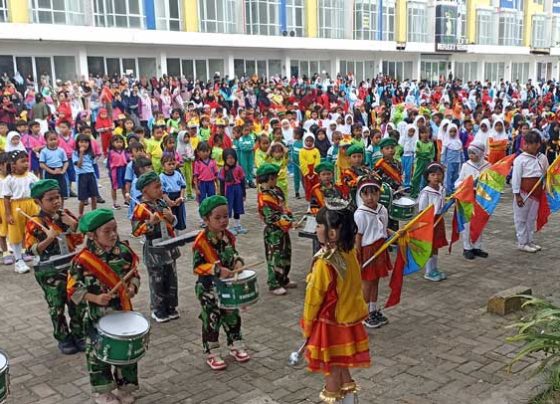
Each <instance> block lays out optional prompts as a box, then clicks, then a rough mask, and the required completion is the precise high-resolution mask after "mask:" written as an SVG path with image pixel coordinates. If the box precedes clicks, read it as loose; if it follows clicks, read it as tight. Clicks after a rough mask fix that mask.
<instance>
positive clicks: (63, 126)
mask: <svg viewBox="0 0 560 404" xmlns="http://www.w3.org/2000/svg"><path fill="white" fill-rule="evenodd" d="M58 147H60V148H61V149H62V150H64V152H65V153H66V158H67V159H68V168H67V169H66V184H67V185H68V190H67V194H68V196H70V197H73V198H74V197H76V196H77V195H76V194H75V193H74V191H73V190H72V183H73V182H76V171H75V170H74V164H72V153H74V150H75V149H76V142H75V140H74V136H72V128H71V126H70V123H69V122H68V121H62V122H60V123H59V124H58ZM62 192H64V190H62Z"/></svg>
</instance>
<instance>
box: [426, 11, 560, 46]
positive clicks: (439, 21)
mask: <svg viewBox="0 0 560 404" xmlns="http://www.w3.org/2000/svg"><path fill="white" fill-rule="evenodd" d="M559 1H560V0H559ZM461 22H462V19H461V16H460V15H459V12H458V7H457V5H456V4H437V5H436V51H439V52H466V51H467V45H466V43H465V42H464V39H463V38H461V37H460V35H459V33H460V32H462V29H461V26H460V24H461Z"/></svg>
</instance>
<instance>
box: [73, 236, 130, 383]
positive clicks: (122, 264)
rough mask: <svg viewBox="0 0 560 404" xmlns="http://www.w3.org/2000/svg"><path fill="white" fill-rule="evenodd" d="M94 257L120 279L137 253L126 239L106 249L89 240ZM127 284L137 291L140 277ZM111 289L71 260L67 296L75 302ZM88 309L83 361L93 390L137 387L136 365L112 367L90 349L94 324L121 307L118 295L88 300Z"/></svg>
mask: <svg viewBox="0 0 560 404" xmlns="http://www.w3.org/2000/svg"><path fill="white" fill-rule="evenodd" d="M85 249H87V250H89V251H91V252H92V253H93V254H94V255H95V256H97V257H98V258H99V259H100V260H101V261H103V262H106V263H107V264H108V265H109V266H110V267H111V269H112V270H113V271H114V272H115V273H116V274H117V275H118V276H119V278H123V277H124V276H125V275H126V273H128V272H129V271H135V270H136V268H135V266H134V262H135V259H136V258H135V257H136V255H135V254H134V252H133V251H132V249H131V248H130V247H129V245H128V244H127V243H125V242H121V241H118V242H117V244H116V245H115V247H113V249H112V250H111V251H109V252H105V251H104V250H102V249H100V248H99V247H97V245H96V244H95V243H94V242H93V241H91V240H88V242H87V246H86V248H85ZM129 284H131V285H134V286H135V287H136V290H138V288H139V287H140V277H139V276H138V275H136V276H133V277H132V278H130V281H129ZM109 290H110V288H109V287H108V286H107V285H105V284H103V283H101V281H100V280H99V279H97V278H96V277H95V276H93V274H92V273H90V272H89V271H88V270H87V269H86V268H84V267H83V266H82V265H80V264H78V263H77V262H76V260H75V261H73V262H72V265H71V266H70V272H69V280H68V297H69V298H71V299H72V301H73V302H75V303H76V304H79V303H82V302H84V296H85V294H86V293H91V294H94V295H99V294H101V293H108V292H109ZM86 304H87V310H86V312H85V317H84V328H85V333H86V360H87V369H88V373H89V381H90V384H91V386H92V390H93V392H94V393H109V392H111V391H112V390H114V389H115V388H117V387H118V388H119V389H123V390H126V391H134V390H137V389H138V367H137V364H132V365H119V366H112V365H110V364H108V363H105V362H101V361H100V360H99V359H97V357H96V356H95V354H94V352H93V344H94V343H95V336H96V329H95V323H96V322H97V321H98V320H99V319H100V318H101V317H103V316H104V315H106V314H109V313H111V312H113V311H115V310H122V309H123V307H122V305H121V301H120V299H119V298H114V299H113V300H111V302H110V303H109V305H108V306H105V307H103V306H98V305H96V304H95V303H91V302H87V303H86Z"/></svg>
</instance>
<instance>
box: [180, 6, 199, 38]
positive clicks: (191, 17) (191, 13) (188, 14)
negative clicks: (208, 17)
mask: <svg viewBox="0 0 560 404" xmlns="http://www.w3.org/2000/svg"><path fill="white" fill-rule="evenodd" d="M183 20H184V21H185V31H187V32H198V6H197V0H183Z"/></svg>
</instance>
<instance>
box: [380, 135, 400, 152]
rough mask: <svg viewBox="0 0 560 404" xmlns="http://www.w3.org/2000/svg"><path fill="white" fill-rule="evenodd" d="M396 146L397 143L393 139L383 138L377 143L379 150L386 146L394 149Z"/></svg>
mask: <svg viewBox="0 0 560 404" xmlns="http://www.w3.org/2000/svg"><path fill="white" fill-rule="evenodd" d="M396 145H397V141H396V140H395V139H393V138H392V137H385V138H383V139H381V142H379V148H380V149H383V148H384V147H386V146H393V147H395V146H396Z"/></svg>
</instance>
